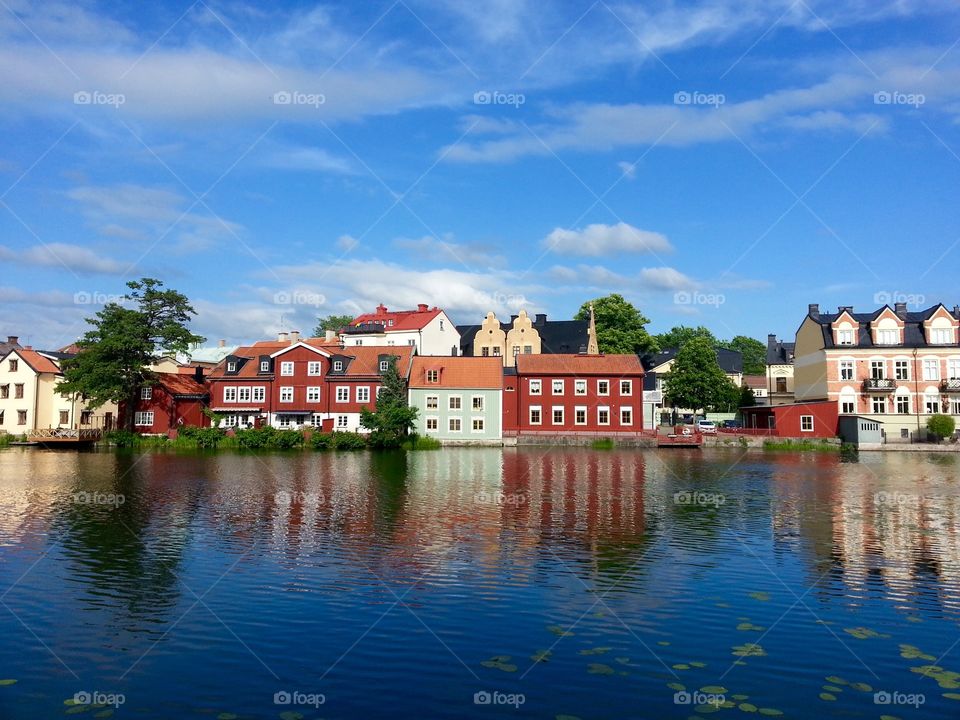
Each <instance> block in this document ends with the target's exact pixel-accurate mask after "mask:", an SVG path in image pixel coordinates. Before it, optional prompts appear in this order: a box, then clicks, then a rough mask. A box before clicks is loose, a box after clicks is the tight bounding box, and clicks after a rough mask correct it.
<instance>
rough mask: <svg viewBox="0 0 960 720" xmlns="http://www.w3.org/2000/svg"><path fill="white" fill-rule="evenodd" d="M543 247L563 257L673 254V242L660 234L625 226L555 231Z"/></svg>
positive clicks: (592, 226)
mask: <svg viewBox="0 0 960 720" xmlns="http://www.w3.org/2000/svg"><path fill="white" fill-rule="evenodd" d="M542 244H543V246H544V247H545V248H547V249H548V250H550V251H552V252H555V253H559V254H562V255H593V256H600V255H612V254H615V253H660V252H670V251H671V250H673V247H672V246H671V245H670V241H669V240H667V238H666V237H664V236H663V235H661V234H660V233H657V232H651V231H649V230H641V229H639V228H636V227H633V226H632V225H628V224H627V223H625V222H619V223H617V224H616V225H603V224H601V223H597V224H593V225H587V227H585V228H583V229H576V230H567V229H564V228H556V229H554V230H553V231H552V232H551V233H550V234H549V235H547V237H546V238H545V239H544V240H543V243H542Z"/></svg>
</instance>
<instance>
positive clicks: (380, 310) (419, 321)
mask: <svg viewBox="0 0 960 720" xmlns="http://www.w3.org/2000/svg"><path fill="white" fill-rule="evenodd" d="M442 312H443V310H441V309H440V308H438V307H432V308H431V307H427V306H426V305H420V306H419V308H417V309H416V310H394V311H393V312H390V311H389V310H387V308H386V307H385V306H383V305H379V306H378V307H377V311H376V312H372V313H365V314H363V315H358V316H357V317H355V318H354V319H353V320H352V321H351V322H350V326H351V327H357V326H358V325H363V324H364V323H379V324H381V325H383V326H384V327H383V330H384V332H388V333H389V332H403V331H409V330H422V329H423V328H425V327H426V326H427V325H429V324H430V321H431V320H433V319H434V318H435V317H436V316H437V315H439V314H440V313H442ZM391 320H392V321H393V324H392V325H391V324H390V321H391Z"/></svg>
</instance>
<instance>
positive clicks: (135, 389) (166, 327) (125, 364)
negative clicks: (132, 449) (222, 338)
mask: <svg viewBox="0 0 960 720" xmlns="http://www.w3.org/2000/svg"><path fill="white" fill-rule="evenodd" d="M127 287H128V288H130V291H129V292H128V293H127V294H126V295H124V302H125V303H127V304H129V305H130V307H126V306H125V305H121V304H119V303H110V304H108V305H106V306H104V308H103V309H102V310H100V311H99V312H98V313H97V314H96V317H95V318H88V319H87V322H88V323H90V324H91V325H92V326H93V327H92V329H90V330H88V331H87V332H86V333H85V334H84V336H83V337H82V338H81V339H80V340H78V341H77V346H78V347H79V348H80V352H79V353H78V354H77V356H76V357H74V358H71V359H69V360H65V361H64V362H63V375H64V382H62V383H60V385H59V386H58V387H57V392H59V393H60V394H61V395H64V396H70V395H74V394H78V395H81V396H83V397H84V398H85V399H86V400H87V401H88V402H89V404H90V406H91V407H99V406H101V405H103V404H104V403H108V402H115V403H118V404H119V403H125V415H124V418H123V421H124V426H125V427H126V428H127V429H128V430H132V429H133V419H134V415H133V414H134V406H135V403H136V400H137V398H138V397H139V394H140V388H141V387H143V386H144V385H146V384H148V383H149V382H150V381H151V380H152V379H153V377H154V373H153V372H152V371H150V370H149V369H148V368H149V366H150V365H152V364H154V363H155V362H157V361H158V360H159V359H160V357H161V356H162V355H164V354H171V353H185V352H187V351H188V350H189V349H190V348H191V347H193V346H195V345H196V344H198V343H201V342H203V340H204V338H202V337H200V336H199V335H194V334H193V333H192V332H190V330H188V329H187V323H189V322H190V320H191V318H192V316H193V315H195V314H196V312H195V311H194V309H193V306H192V305H191V304H190V302H189V300H188V299H187V297H186V295H183V294H182V293H179V292H177V291H176V290H164V289H162V288H163V283H162V282H161V281H160V280H155V279H153V278H143V279H141V280H139V281H131V282H128V283H127Z"/></svg>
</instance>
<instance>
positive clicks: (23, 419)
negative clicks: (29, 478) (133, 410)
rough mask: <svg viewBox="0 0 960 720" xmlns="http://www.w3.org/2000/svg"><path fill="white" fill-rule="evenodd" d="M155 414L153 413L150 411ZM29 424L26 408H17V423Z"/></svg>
mask: <svg viewBox="0 0 960 720" xmlns="http://www.w3.org/2000/svg"><path fill="white" fill-rule="evenodd" d="M150 414H151V415H153V413H150ZM26 424H27V411H26V410H17V425H26Z"/></svg>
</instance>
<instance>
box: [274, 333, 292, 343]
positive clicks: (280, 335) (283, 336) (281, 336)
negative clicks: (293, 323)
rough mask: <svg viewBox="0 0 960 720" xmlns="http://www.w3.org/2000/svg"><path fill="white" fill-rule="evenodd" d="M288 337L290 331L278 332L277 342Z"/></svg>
mask: <svg viewBox="0 0 960 720" xmlns="http://www.w3.org/2000/svg"><path fill="white" fill-rule="evenodd" d="M289 339H290V333H285V332H278V333H277V342H286V341H287V340H289Z"/></svg>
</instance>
